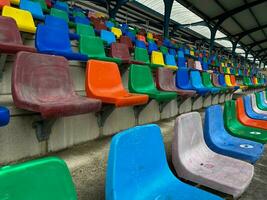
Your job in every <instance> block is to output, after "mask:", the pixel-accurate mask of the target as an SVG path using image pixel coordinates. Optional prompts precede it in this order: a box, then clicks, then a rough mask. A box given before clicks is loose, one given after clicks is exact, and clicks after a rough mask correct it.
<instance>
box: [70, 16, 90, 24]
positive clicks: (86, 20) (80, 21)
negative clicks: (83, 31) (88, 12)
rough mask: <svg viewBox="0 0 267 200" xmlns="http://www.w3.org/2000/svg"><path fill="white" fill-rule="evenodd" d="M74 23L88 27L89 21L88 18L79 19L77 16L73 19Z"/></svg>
mask: <svg viewBox="0 0 267 200" xmlns="http://www.w3.org/2000/svg"><path fill="white" fill-rule="evenodd" d="M74 22H75V23H76V24H85V25H90V20H89V19H88V18H83V17H79V16H76V17H74Z"/></svg>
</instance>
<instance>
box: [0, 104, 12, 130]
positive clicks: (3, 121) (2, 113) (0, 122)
mask: <svg viewBox="0 0 267 200" xmlns="http://www.w3.org/2000/svg"><path fill="white" fill-rule="evenodd" d="M9 120H10V113H9V110H8V109H7V108H5V107H3V106H0V126H5V125H7V124H8V123H9Z"/></svg>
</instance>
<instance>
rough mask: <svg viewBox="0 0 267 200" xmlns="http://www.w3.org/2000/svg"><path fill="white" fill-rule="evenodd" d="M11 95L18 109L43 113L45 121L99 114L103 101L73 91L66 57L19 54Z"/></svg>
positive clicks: (14, 69) (14, 70)
mask: <svg viewBox="0 0 267 200" xmlns="http://www.w3.org/2000/svg"><path fill="white" fill-rule="evenodd" d="M12 96H13V100H14V104H15V105H16V106H17V107H18V108H22V109H25V110H30V111H34V112H39V113H41V115H42V117H43V118H44V119H48V118H57V117H61V116H70V115H77V114H83V113H88V112H92V111H99V110H100V109H101V101H100V100H97V99H89V98H86V97H82V96H79V95H77V94H76V93H75V91H74V86H73V82H72V80H71V76H70V73H69V65H68V61H67V60H66V59H65V58H64V57H59V56H51V55H45V54H37V53H28V52H19V53H18V54H17V57H16V61H15V65H14V68H13V74H12Z"/></svg>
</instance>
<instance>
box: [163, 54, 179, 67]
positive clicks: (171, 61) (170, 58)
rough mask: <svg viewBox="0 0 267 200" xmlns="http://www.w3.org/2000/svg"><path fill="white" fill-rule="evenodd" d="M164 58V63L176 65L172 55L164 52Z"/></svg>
mask: <svg viewBox="0 0 267 200" xmlns="http://www.w3.org/2000/svg"><path fill="white" fill-rule="evenodd" d="M164 60H165V64H166V65H171V66H177V64H176V62H175V57H174V55H171V54H165V55H164Z"/></svg>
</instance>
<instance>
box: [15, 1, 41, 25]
mask: <svg viewBox="0 0 267 200" xmlns="http://www.w3.org/2000/svg"><path fill="white" fill-rule="evenodd" d="M19 7H20V9H22V10H28V11H29V12H30V13H31V14H32V16H33V18H35V19H39V20H44V19H45V16H44V13H43V10H42V7H41V4H40V3H39V2H33V1H28V0H20V4H19Z"/></svg>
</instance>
